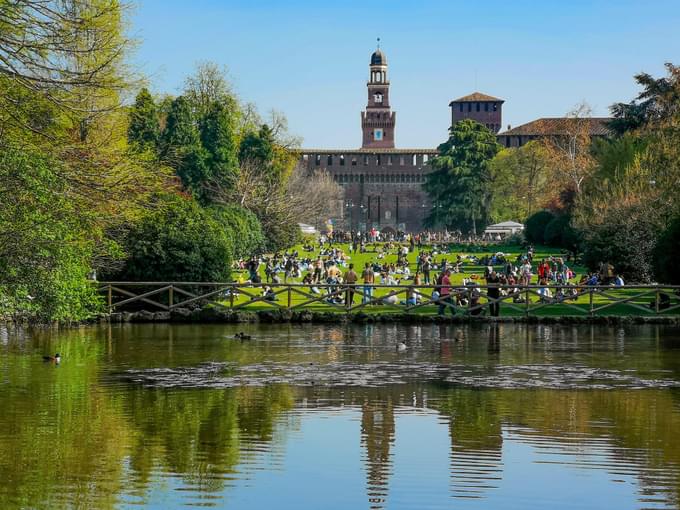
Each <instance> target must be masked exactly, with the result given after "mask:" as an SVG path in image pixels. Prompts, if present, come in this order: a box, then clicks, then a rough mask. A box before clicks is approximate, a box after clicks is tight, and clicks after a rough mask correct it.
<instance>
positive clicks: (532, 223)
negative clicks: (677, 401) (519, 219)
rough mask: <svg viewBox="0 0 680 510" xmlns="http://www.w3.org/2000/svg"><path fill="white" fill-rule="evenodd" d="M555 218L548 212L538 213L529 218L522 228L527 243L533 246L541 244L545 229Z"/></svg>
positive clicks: (543, 239)
mask: <svg viewBox="0 0 680 510" xmlns="http://www.w3.org/2000/svg"><path fill="white" fill-rule="evenodd" d="M554 218H555V215H554V214H553V213H551V212H549V211H538V212H537V213H534V214H532V215H531V216H529V218H528V219H527V222H526V226H525V228H524V235H525V236H526V238H527V241H529V242H530V243H534V244H543V242H544V241H545V237H544V236H545V228H546V227H547V226H548V224H549V223H550V222H551V221H552V220H553V219H554Z"/></svg>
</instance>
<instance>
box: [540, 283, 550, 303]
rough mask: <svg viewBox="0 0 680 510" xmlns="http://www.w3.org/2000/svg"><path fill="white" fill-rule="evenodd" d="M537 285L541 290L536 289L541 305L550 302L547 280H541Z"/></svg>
mask: <svg viewBox="0 0 680 510" xmlns="http://www.w3.org/2000/svg"><path fill="white" fill-rule="evenodd" d="M538 284H539V285H540V286H541V288H539V289H538V292H537V293H538V295H539V296H540V301H541V303H548V302H550V301H551V300H552V292H550V289H549V288H548V280H547V279H546V278H541V280H539V282H538Z"/></svg>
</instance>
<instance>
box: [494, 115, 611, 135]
mask: <svg viewBox="0 0 680 510" xmlns="http://www.w3.org/2000/svg"><path fill="white" fill-rule="evenodd" d="M579 120H584V121H586V120H587V121H588V123H589V130H590V135H591V136H607V135H609V134H610V130H609V128H608V127H607V123H608V122H609V121H611V120H612V119H611V118H610V117H589V118H587V119H575V118H573V117H544V118H542V119H536V120H532V121H531V122H527V123H526V124H522V125H521V126H517V127H515V128H512V129H508V130H507V131H503V132H502V133H498V136H519V135H521V136H549V135H565V134H568V133H569V132H570V131H571V130H573V127H574V126H575V125H576V122H577V121H579Z"/></svg>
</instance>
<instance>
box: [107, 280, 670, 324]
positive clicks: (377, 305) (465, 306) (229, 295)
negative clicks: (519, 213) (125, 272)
mask: <svg viewBox="0 0 680 510" xmlns="http://www.w3.org/2000/svg"><path fill="white" fill-rule="evenodd" d="M98 285H99V291H100V292H101V293H102V294H104V296H105V301H106V305H107V307H108V309H109V310H110V311H116V310H124V309H126V308H130V307H134V308H137V309H139V308H140V307H144V308H145V309H149V310H155V311H157V310H162V311H172V310H175V309H177V308H187V307H194V306H204V305H207V304H212V305H214V306H217V307H222V308H227V309H231V310H240V309H251V310H254V309H267V308H269V309H285V310H318V311H321V310H325V311H336V312H338V313H345V314H348V313H357V312H367V313H372V312H375V311H385V312H387V311H390V312H401V313H424V314H433V313H447V312H448V313H453V314H456V313H459V314H464V315H480V314H494V312H496V311H497V308H498V307H500V309H502V310H503V311H504V312H503V315H507V314H509V315H524V316H529V315H558V316H559V315H562V316H564V315H580V316H594V315H677V314H680V286H678V285H629V286H608V285H607V286H605V285H597V286H590V285H588V286H586V285H557V284H556V285H550V286H547V287H546V286H542V285H511V286H507V285H477V284H474V285H455V284H454V285H451V286H450V287H449V288H448V290H449V292H448V293H447V292H446V290H442V289H441V288H440V287H439V286H437V285H436V284H424V285H413V284H412V283H411V284H409V283H399V284H394V285H387V284H374V285H364V284H355V285H348V284H329V283H319V284H311V285H309V284H302V283H276V284H273V283H224V282H98ZM435 291H436V293H435ZM350 299H351V300H350Z"/></svg>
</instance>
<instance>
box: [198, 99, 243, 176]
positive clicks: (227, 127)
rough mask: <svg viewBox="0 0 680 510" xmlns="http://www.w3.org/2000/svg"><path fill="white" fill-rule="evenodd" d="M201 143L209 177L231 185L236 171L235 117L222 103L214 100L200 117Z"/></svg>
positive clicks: (236, 142)
mask: <svg viewBox="0 0 680 510" xmlns="http://www.w3.org/2000/svg"><path fill="white" fill-rule="evenodd" d="M200 127H201V143H202V145H203V147H204V148H205V150H206V151H207V154H208V158H207V161H206V165H207V166H208V167H209V168H210V171H209V175H210V178H211V179H214V180H218V181H220V182H222V184H223V185H225V186H230V185H233V183H234V181H235V180H236V174H237V172H238V141H237V133H236V129H237V118H236V115H234V112H232V111H229V110H228V108H227V107H226V106H225V105H224V104H223V103H218V102H215V103H213V104H212V106H211V107H210V108H209V110H208V111H207V113H206V115H205V117H204V118H203V119H201V124H200Z"/></svg>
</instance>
